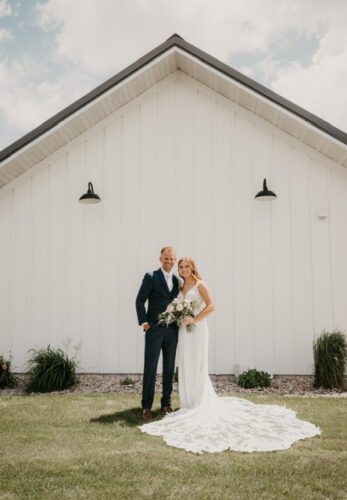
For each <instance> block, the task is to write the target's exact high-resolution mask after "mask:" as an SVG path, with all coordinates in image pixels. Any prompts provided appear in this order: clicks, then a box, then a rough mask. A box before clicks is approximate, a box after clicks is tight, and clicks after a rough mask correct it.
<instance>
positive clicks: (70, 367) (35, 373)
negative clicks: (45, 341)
mask: <svg viewBox="0 0 347 500" xmlns="http://www.w3.org/2000/svg"><path fill="white" fill-rule="evenodd" d="M30 351H31V352H32V355H31V358H30V359H29V370H28V374H29V383H28V386H27V388H26V391H27V392H52V391H61V390H64V389H67V388H69V387H71V386H73V385H75V384H76V382H77V376H76V368H77V362H76V360H75V359H73V358H70V357H69V356H68V355H67V353H65V352H64V351H63V350H62V349H60V348H59V347H58V348H56V349H54V348H52V347H51V346H50V345H48V347H47V348H46V349H31V350H30Z"/></svg>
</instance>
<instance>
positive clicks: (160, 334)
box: [141, 325, 178, 409]
mask: <svg viewBox="0 0 347 500" xmlns="http://www.w3.org/2000/svg"><path fill="white" fill-rule="evenodd" d="M177 342H178V328H177V326H176V325H175V326H171V325H170V326H167V327H166V326H161V325H153V326H151V328H150V329H149V330H147V331H146V333H145V366H144V371H143V385H142V400H141V404H142V408H149V409H150V408H152V404H153V399H154V391H155V380H156V375H157V367H158V360H159V355H160V351H161V350H162V352H163V395H162V398H161V407H162V408H163V407H164V406H170V405H171V393H172V385H173V377H174V371H175V357H176V349H177Z"/></svg>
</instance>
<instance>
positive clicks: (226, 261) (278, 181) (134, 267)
mask: <svg viewBox="0 0 347 500" xmlns="http://www.w3.org/2000/svg"><path fill="white" fill-rule="evenodd" d="M327 98H329V96H327ZM346 144H347V135H346V134H345V133H344V132H343V131H341V130H338V129H336V128H335V127H333V126H331V125H330V124H329V123H327V122H325V121H323V120H321V119H320V118H318V117H317V116H314V115H312V114H311V113H309V112H307V111H305V110H304V109H302V108H300V107H298V106H296V105H295V104H293V103H291V102H289V101H287V100H286V99H284V98H282V97H281V96H279V95H277V94H275V93H274V92H272V91H270V90H269V89H267V88H265V87H263V86H262V85H260V84H258V83H257V82H255V81H253V80H251V79H250V78H248V77H246V76H244V75H242V74H240V73H239V72H237V71H235V70H234V69H232V68H230V67H229V66H226V65H225V64H223V63H221V62H220V61H218V60H216V59H215V58H213V57H211V56H210V55H208V54H206V53H204V52H202V51H201V50H200V49H198V48H196V47H194V46H192V45H191V44H189V43H188V42H186V41H185V40H183V39H182V38H181V37H180V36H178V35H173V36H172V37H170V38H169V39H168V40H166V41H165V42H164V43H162V44H161V45H160V46H158V47H156V48H155V49H154V50H152V51H151V52H150V53H148V54H146V55H145V56H143V57H142V58H141V59H139V60H138V61H136V62H135V63H134V64H132V65H131V66H129V67H128V68H126V69H125V70H123V71H121V72H120V73H118V74H117V75H116V76H115V77H113V78H111V79H110V80H108V81H106V82H105V83H104V84H102V85H100V86H99V87H97V88H96V89H95V90H93V91H92V92H90V93H89V94H87V95H85V96H84V97H82V98H81V99H79V100H78V101H76V102H75V103H73V104H72V105H70V106H69V107H68V108H66V109H64V110H63V111H61V112H60V113H58V114H57V115H55V116H53V117H52V118H51V119H49V120H48V121H46V122H45V123H43V124H42V125H40V126H39V127H37V128H36V129H35V130H33V131H32V132H30V133H29V134H27V135H25V136H24V137H22V138H21V139H20V140H18V141H16V142H15V143H13V144H12V145H10V146H9V147H7V148H5V149H4V150H3V151H2V152H1V153H0V262H1V280H0V308H1V314H0V351H3V352H5V354H6V353H7V352H8V351H9V350H11V351H12V354H13V356H14V365H15V371H17V372H20V371H23V370H25V363H26V361H27V359H28V350H29V349H31V348H38V347H46V346H47V345H48V344H51V345H53V346H58V345H59V346H62V345H63V343H64V342H65V341H66V340H67V339H70V340H71V345H77V344H79V343H80V350H79V354H78V358H79V360H80V371H81V372H100V373H141V372H142V369H143V351H144V336H143V333H142V331H141V328H140V327H139V326H138V325H137V318H136V313H135V304H134V301H135V296H136V293H137V291H138V287H139V285H140V282H141V280H142V277H143V274H144V273H145V271H148V270H153V269H156V268H158V267H159V261H158V257H159V251H160V248H161V247H163V246H165V245H173V246H174V247H175V248H176V250H177V254H178V256H183V255H189V256H192V257H193V258H194V259H195V260H196V262H197V264H198V267H199V269H200V271H201V274H202V275H203V278H204V279H205V281H206V282H207V284H208V285H209V287H210V289H211V292H212V295H213V297H214V300H215V305H216V311H215V313H214V314H213V315H211V316H210V317H209V319H208V323H209V327H210V348H209V367H210V373H215V374H229V373H234V366H235V365H239V366H240V370H241V371H242V370H244V369H247V368H248V367H250V366H253V367H256V368H258V369H260V370H267V371H269V372H270V373H273V374H310V373H312V367H313V352H312V343H313V340H314V338H315V337H316V336H317V335H319V334H320V333H321V331H322V330H323V329H326V330H333V329H334V328H339V329H342V330H346V329H347V259H346V255H347V146H346ZM264 178H266V179H267V183H268V187H269V189H271V190H273V191H274V192H275V193H276V195H277V199H276V200H275V201H272V202H265V203H262V202H259V201H257V200H256V199H255V195H256V193H257V192H258V191H260V190H261V189H262V183H263V179H264ZM88 182H92V183H93V186H94V190H95V192H96V193H98V194H99V196H100V198H101V203H99V204H95V205H83V204H81V203H79V201H78V200H79V197H80V196H81V195H82V194H83V193H84V192H85V191H86V188H87V184H88ZM71 353H72V351H71Z"/></svg>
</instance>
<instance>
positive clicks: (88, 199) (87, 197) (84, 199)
mask: <svg viewBox="0 0 347 500" xmlns="http://www.w3.org/2000/svg"><path fill="white" fill-rule="evenodd" d="M79 201H80V202H81V203H84V204H86V205H91V204H92V203H99V202H100V201H101V200H100V196H99V195H97V194H95V193H94V189H93V184H92V183H91V182H88V191H87V192H86V193H85V194H83V195H82V196H81V198H80V199H79Z"/></svg>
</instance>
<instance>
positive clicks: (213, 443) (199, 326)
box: [139, 257, 321, 453]
mask: <svg viewBox="0 0 347 500" xmlns="http://www.w3.org/2000/svg"><path fill="white" fill-rule="evenodd" d="M178 272H179V274H180V276H181V277H182V278H183V279H184V284H183V286H182V288H181V289H180V291H179V294H178V297H177V298H178V299H184V300H189V301H193V300H194V301H196V302H197V304H198V308H197V310H196V311H195V316H194V318H192V317H187V318H185V320H184V324H183V325H181V327H180V329H179V339H178V367H179V370H178V375H179V381H178V382H179V396H180V409H179V410H176V411H174V412H172V413H168V414H166V415H165V417H164V418H163V419H161V420H158V421H154V422H150V423H146V424H143V425H141V426H139V429H140V430H141V432H146V433H148V434H151V435H153V436H162V437H163V438H164V440H165V442H166V443H167V444H168V445H170V446H175V447H177V448H183V449H184V450H186V451H190V452H194V453H202V452H204V451H205V452H209V453H216V452H220V451H223V450H228V449H230V450H235V451H243V452H254V451H274V450H284V449H287V448H289V447H290V446H291V445H292V444H293V443H294V442H296V441H298V440H300V439H305V438H309V437H312V436H315V435H319V434H320V433H321V430H320V428H319V427H316V426H315V425H313V424H311V423H310V422H306V421H303V420H299V419H298V418H297V417H296V412H294V411H293V410H290V409H288V408H286V407H285V406H278V405H269V404H255V403H252V402H251V401H248V400H246V399H243V398H238V397H219V396H218V395H217V394H216V393H215V391H214V388H213V386H212V383H211V380H210V377H209V375H208V326H207V321H206V317H207V316H208V315H209V314H211V313H212V312H213V311H214V305H213V300H212V297H211V294H210V292H209V290H208V288H207V286H206V284H205V283H204V282H203V280H202V279H201V276H200V274H199V272H198V270H197V267H196V265H195V262H194V261H193V259H191V258H189V257H184V258H182V259H180V260H179V262H178ZM189 323H192V324H194V328H193V330H192V331H191V332H188V331H187V328H186V325H187V324H189Z"/></svg>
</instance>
